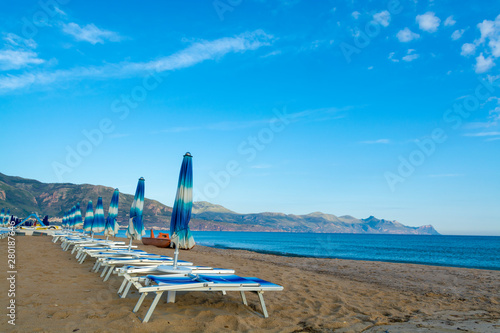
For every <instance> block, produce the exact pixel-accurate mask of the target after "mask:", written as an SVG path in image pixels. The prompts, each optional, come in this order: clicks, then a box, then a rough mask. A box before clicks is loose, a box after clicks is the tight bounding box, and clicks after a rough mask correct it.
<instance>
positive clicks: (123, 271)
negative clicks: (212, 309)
mask: <svg viewBox="0 0 500 333" xmlns="http://www.w3.org/2000/svg"><path fill="white" fill-rule="evenodd" d="M58 241H60V242H61V248H62V249H63V250H64V251H69V250H70V249H71V252H70V253H72V254H75V256H76V259H77V261H78V263H80V264H82V263H83V262H84V261H85V260H86V259H87V258H90V259H94V260H95V263H94V265H93V267H92V269H91V271H93V272H95V273H99V271H100V274H101V275H100V276H101V277H103V280H104V281H107V280H108V279H109V278H110V277H111V275H112V274H116V275H117V276H118V277H121V278H123V281H122V284H121V285H120V288H119V289H118V296H119V297H120V298H125V297H126V296H127V294H128V293H129V291H130V289H131V288H132V287H134V288H136V289H137V291H138V292H139V295H140V297H139V300H138V301H137V304H136V305H135V307H134V309H133V312H134V313H137V312H138V311H139V309H140V307H141V305H142V303H143V302H144V300H145V298H146V296H147V295H148V294H154V299H153V301H152V303H151V305H150V307H149V309H148V310H147V312H146V315H145V316H144V318H143V319H142V322H148V321H149V319H150V318H151V315H152V314H153V312H154V310H155V308H156V306H157V304H158V302H159V300H160V298H161V297H162V295H163V293H165V292H167V303H174V302H175V296H176V292H178V291H182V292H187V291H211V292H212V291H215V292H222V293H223V294H224V295H225V294H226V292H228V291H239V292H240V296H241V300H242V302H243V304H245V305H248V302H247V300H246V296H245V292H247V291H249V292H253V293H256V294H257V295H258V297H259V301H260V305H261V308H262V313H263V315H264V317H265V318H267V317H268V316H269V314H268V312H267V309H266V304H265V302H264V297H263V294H264V292H265V291H280V290H283V287H282V286H280V285H277V284H274V283H271V282H268V281H264V280H262V279H259V278H256V277H241V276H238V275H235V271H234V270H232V269H223V268H212V267H207V266H194V265H193V263H191V262H187V261H182V260H178V261H177V263H176V265H175V267H174V261H173V259H172V258H171V257H167V256H161V255H157V254H151V253H147V252H145V251H142V250H138V249H136V248H135V249H134V248H133V247H132V248H129V246H126V245H125V244H124V242H115V241H108V240H102V239H93V238H89V237H86V236H83V235H82V234H81V233H57V234H54V236H53V242H54V243H57V242H58Z"/></svg>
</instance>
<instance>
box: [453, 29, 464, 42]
mask: <svg viewBox="0 0 500 333" xmlns="http://www.w3.org/2000/svg"><path fill="white" fill-rule="evenodd" d="M464 32H465V29H460V30H455V31H453V33H452V34H451V39H453V40H457V39H460V38H462V35H463V34H464Z"/></svg>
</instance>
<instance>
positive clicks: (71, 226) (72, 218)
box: [69, 206, 76, 230]
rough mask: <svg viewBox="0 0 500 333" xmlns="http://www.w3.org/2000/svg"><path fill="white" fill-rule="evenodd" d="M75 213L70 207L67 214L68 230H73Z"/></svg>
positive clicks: (73, 208) (74, 208)
mask: <svg viewBox="0 0 500 333" xmlns="http://www.w3.org/2000/svg"><path fill="white" fill-rule="evenodd" d="M75 211H76V207H75V206H73V207H71V210H70V213H69V228H70V229H73V230H74V229H75Z"/></svg>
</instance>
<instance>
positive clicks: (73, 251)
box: [71, 245, 76, 254]
mask: <svg viewBox="0 0 500 333" xmlns="http://www.w3.org/2000/svg"><path fill="white" fill-rule="evenodd" d="M75 251H76V245H75V246H73V250H71V254H73V253H75Z"/></svg>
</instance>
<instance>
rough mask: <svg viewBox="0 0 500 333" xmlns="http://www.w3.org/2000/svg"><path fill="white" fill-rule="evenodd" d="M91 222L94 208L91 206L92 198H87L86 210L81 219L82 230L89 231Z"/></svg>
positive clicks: (92, 221)
mask: <svg viewBox="0 0 500 333" xmlns="http://www.w3.org/2000/svg"><path fill="white" fill-rule="evenodd" d="M92 223H94V208H93V207H92V200H89V203H88V204H87V211H86V212H85V220H84V221H83V231H85V232H91V231H92Z"/></svg>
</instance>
